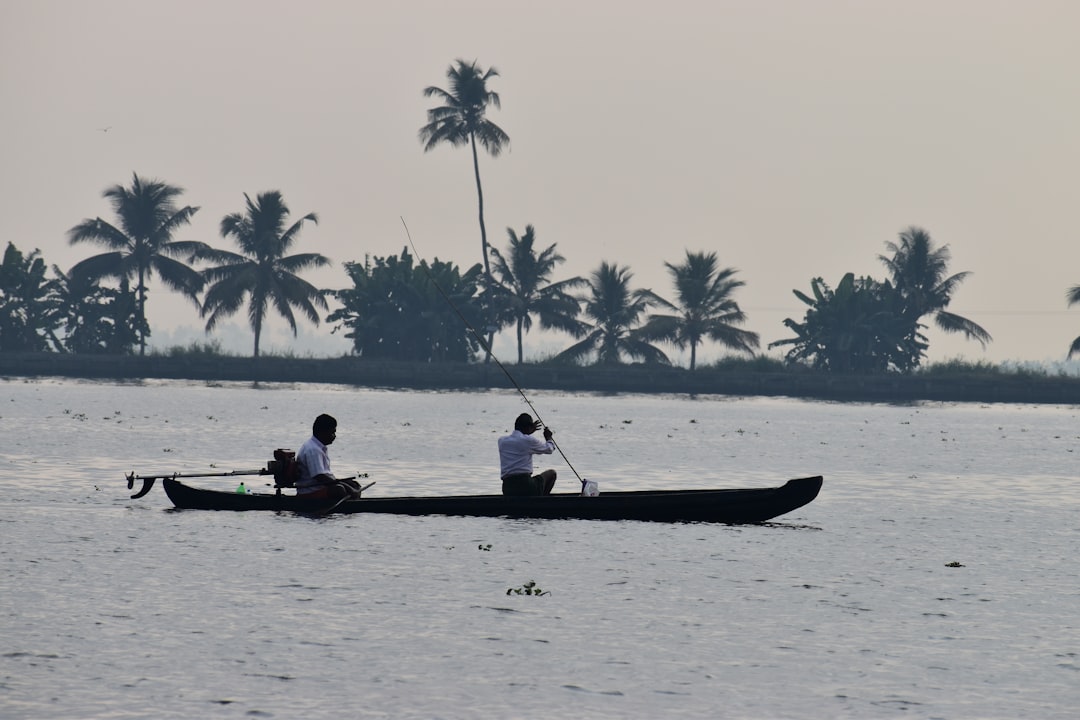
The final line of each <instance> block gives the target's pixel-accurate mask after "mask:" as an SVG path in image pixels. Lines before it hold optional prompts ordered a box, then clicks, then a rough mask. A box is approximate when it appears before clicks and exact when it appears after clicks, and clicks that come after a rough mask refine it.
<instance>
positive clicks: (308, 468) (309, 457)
mask: <svg viewBox="0 0 1080 720" xmlns="http://www.w3.org/2000/svg"><path fill="white" fill-rule="evenodd" d="M296 464H297V465H298V466H299V468H300V477H299V479H297V481H296V494H297V495H303V494H304V493H308V492H312V491H313V490H314V489H315V488H316V487H318V482H317V481H316V480H315V478H316V477H317V476H319V475H329V476H330V477H333V476H334V473H332V472H330V454H329V453H328V452H327V451H326V445H324V444H323V442H322V441H321V440H319V438H317V437H315V436H314V435H312V436H311V437H309V438H308V439H307V440H305V441H304V444H303V445H301V446H300V449H299V450H298V451H297V452H296Z"/></svg>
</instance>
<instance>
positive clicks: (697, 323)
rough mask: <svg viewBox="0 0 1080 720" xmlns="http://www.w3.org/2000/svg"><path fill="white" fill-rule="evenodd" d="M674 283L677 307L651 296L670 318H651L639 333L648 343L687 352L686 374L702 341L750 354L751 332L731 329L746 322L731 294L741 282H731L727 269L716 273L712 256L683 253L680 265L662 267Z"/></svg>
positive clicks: (757, 340) (753, 342) (754, 342)
mask: <svg viewBox="0 0 1080 720" xmlns="http://www.w3.org/2000/svg"><path fill="white" fill-rule="evenodd" d="M664 265H665V266H666V267H667V269H668V271H669V272H670V273H671V277H672V279H673V280H674V281H675V295H676V297H677V298H678V305H675V304H673V303H670V302H668V301H667V300H664V299H663V298H661V297H659V296H657V298H656V304H657V305H659V306H660V307H663V308H665V309H667V310H669V311H670V312H671V314H654V315H650V316H649V321H648V323H646V325H645V327H644V328H642V335H643V336H644V337H646V338H648V339H650V340H666V341H668V342H671V343H672V344H674V345H675V347H677V348H679V349H680V350H681V349H683V348H685V347H689V348H690V369H691V370H693V369H694V367H695V365H696V363H697V347H698V345H700V344H701V342H702V341H703V340H704V339H705V338H706V337H708V338H711V339H713V340H715V341H716V342H718V343H720V344H721V345H724V346H726V347H729V348H732V349H733V350H740V351H743V352H748V353H753V351H754V348H756V347H758V344H759V343H760V338H759V337H758V334H757V333H754V332H749V331H748V330H742V329H740V328H737V327H735V326H736V325H742V324H743V323H744V322H746V314H745V313H743V311H742V310H741V309H740V308H739V304H738V303H737V302H735V301H734V300H733V299H732V298H731V295H732V293H733V292H734V291H735V290H736V289H737V288H740V287H742V286H743V285H745V284H746V283H744V282H742V281H741V280H735V279H734V278H735V273H736V272H738V271H737V270H734V269H732V268H724V269H723V270H720V269H718V268H717V259H716V253H708V254H706V253H703V252H700V253H692V252H690V251H689V250H688V251H687V252H686V260H685V262H683V263H682V264H681V265H672V264H671V263H664Z"/></svg>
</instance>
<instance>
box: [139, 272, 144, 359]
mask: <svg viewBox="0 0 1080 720" xmlns="http://www.w3.org/2000/svg"><path fill="white" fill-rule="evenodd" d="M139 357H146V283H145V282H144V280H143V268H142V266H141V265H140V266H139Z"/></svg>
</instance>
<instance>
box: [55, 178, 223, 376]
mask: <svg viewBox="0 0 1080 720" xmlns="http://www.w3.org/2000/svg"><path fill="white" fill-rule="evenodd" d="M182 193H183V190H182V189H181V188H179V187H176V186H174V185H168V184H166V183H163V182H161V181H160V180H153V179H151V180H145V179H143V178H140V177H139V176H138V174H135V173H133V174H132V180H131V187H130V188H126V187H124V186H123V185H115V186H113V187H111V188H108V189H107V190H105V192H104V193H103V197H105V198H106V199H107V200H109V202H110V203H111V204H112V206H113V210H114V211H115V212H116V215H117V217H118V218H119V219H120V222H119V227H117V226H115V225H112V224H110V223H107V222H105V221H104V220H102V219H101V218H100V217H97V218H92V219H89V218H88V219H86V220H83V221H82V222H81V223H79V224H78V225H76V226H75V227H73V228H71V230H69V231H68V240H69V241H70V242H71V244H75V243H80V242H92V243H97V244H98V245H104V246H105V247H107V248H110V252H107V253H102V254H101V255H94V256H93V257H89V258H86V259H85V260H82V261H80V262H78V263H76V264H75V266H74V267H72V268H71V270H70V271H69V275H71V276H72V277H75V278H89V279H92V280H100V279H102V278H115V279H117V280H120V279H123V278H135V279H136V284H135V292H136V296H137V298H138V307H137V313H138V322H137V324H136V327H138V329H139V354H140V355H145V354H146V336H147V335H149V334H150V332H149V325H147V322H146V283H147V281H148V280H149V279H150V278H152V277H153V276H154V273H155V272H156V273H157V274H158V275H159V276H160V277H161V280H162V281H163V282H164V283H165V284H166V285H167V286H169V287H170V288H172V289H174V290H177V291H179V292H180V293H181V294H183V295H184V296H185V297H188V298H190V299H191V300H192V302H194V303H195V304H196V305H198V303H199V299H198V294H199V291H200V290H202V287H203V279H202V275H200V274H199V273H198V272H197V271H196V270H194V269H193V268H191V267H190V266H189V265H188V264H187V262H191V261H192V259H193V258H194V255H195V253H196V252H198V251H199V250H200V249H201V248H203V247H205V245H204V244H203V243H200V242H192V241H174V240H173V239H172V236H173V233H174V232H176V230H177V229H179V228H180V227H182V226H184V225H187V224H188V223H189V222H191V218H192V216H194V215H195V213H196V212H198V210H199V208H197V207H192V206H190V205H185V206H184V207H181V208H178V207H177V206H176V202H175V201H176V198H177V197H179V196H180V195H181V194H182ZM185 256H186V262H184V261H182V260H178V259H177V258H178V257H185Z"/></svg>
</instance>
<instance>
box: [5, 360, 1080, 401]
mask: <svg viewBox="0 0 1080 720" xmlns="http://www.w3.org/2000/svg"><path fill="white" fill-rule="evenodd" d="M507 370H508V371H509V373H510V374H512V376H513V379H514V381H515V382H517V384H518V385H519V386H520V387H521V388H522V389H524V390H538V389H545V390H563V391H567V392H603V393H675V394H689V395H700V394H716V395H737V396H747V395H766V396H787V397H804V398H814V399H820V400H844V401H859V402H911V401H916V400H936V401H955V402H1006V403H1061V404H1080V379H1078V378H1072V377H1060V376H1057V377H1051V376H1039V375H1031V374H1011V373H1004V372H1002V373H986V374H970V375H965V374H942V375H938V374H915V375H846V376H840V375H828V374H819V373H810V372H795V371H792V372H786V371H780V372H752V371H742V370H727V369H725V370H718V369H711V368H706V369H699V370H696V371H693V372H691V371H689V370H687V369H685V368H676V367H663V366H646V365H625V366H619V367H615V368H606V367H568V366H560V365H546V364H540V365H531V364H525V365H510V366H508V367H507ZM50 376H54V377H69V378H87V379H102V380H106V379H107V380H121V381H123V380H146V379H178V380H202V381H207V382H212V381H221V382H318V383H334V384H343V385H355V386H358V387H377V388H407V389H432V390H461V389H494V388H507V389H511V390H512V389H514V385H513V383H512V382H511V380H510V379H509V378H508V377H507V374H506V373H504V372H503V371H502V370H501V369H500V368H499V366H498V365H497V364H495V363H490V364H482V363H450V364H427V363H403V362H381V361H370V360H363V359H360V358H354V357H340V358H289V357H276V356H273V357H260V358H258V359H254V358H246V357H233V356H221V355H201V354H193V355H182V356H157V355H154V356H149V357H138V356H131V355H123V356H105V355H67V354H60V353H0V377H5V378H13V377H24V378H33V377H50Z"/></svg>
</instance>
